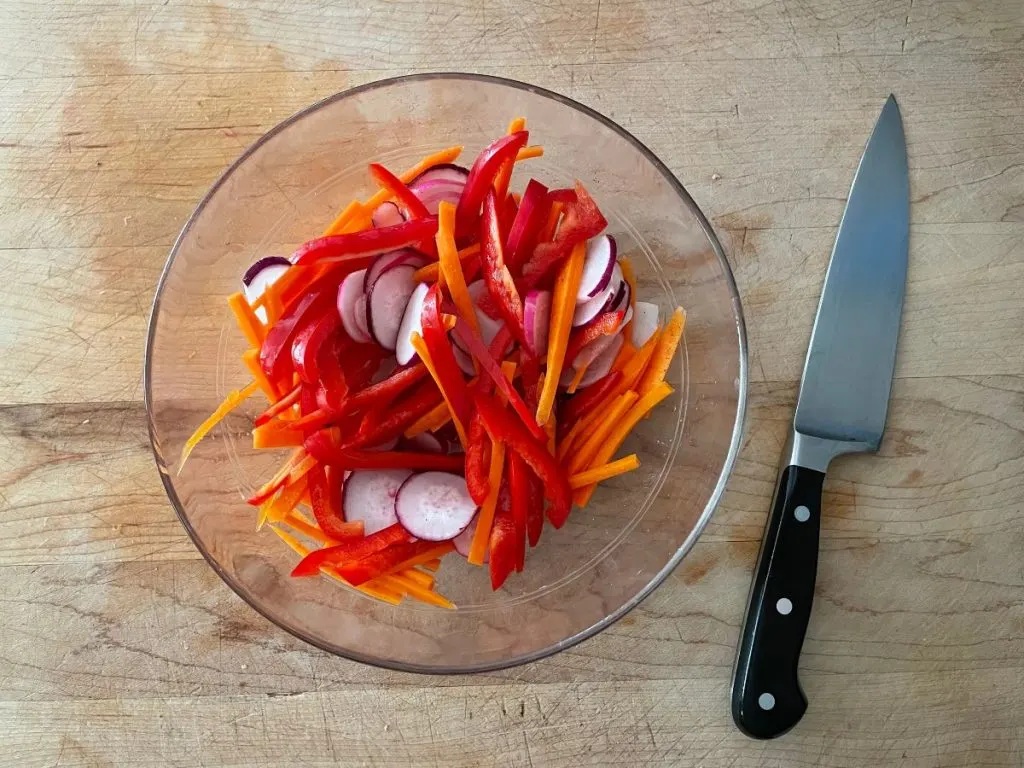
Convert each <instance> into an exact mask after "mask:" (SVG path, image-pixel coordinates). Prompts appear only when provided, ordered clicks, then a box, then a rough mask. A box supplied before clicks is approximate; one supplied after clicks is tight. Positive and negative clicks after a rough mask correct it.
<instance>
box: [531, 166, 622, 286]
mask: <svg viewBox="0 0 1024 768" xmlns="http://www.w3.org/2000/svg"><path fill="white" fill-rule="evenodd" d="M576 198H577V199H576V202H575V203H570V204H568V205H566V207H565V216H564V217H563V218H562V223H561V224H560V225H559V227H558V232H557V233H556V235H555V239H554V240H553V241H552V242H550V243H539V244H538V245H537V247H535V248H534V249H533V255H532V256H531V257H530V260H529V261H527V262H526V264H525V265H524V266H523V274H522V288H523V290H524V291H525V290H529V289H531V288H535V287H537V285H539V284H540V283H541V281H542V280H544V278H545V277H546V276H547V275H549V274H550V273H551V271H552V270H553V269H554V268H555V267H556V266H557V265H558V264H559V263H561V262H562V260H563V259H565V258H566V257H567V256H568V255H569V254H570V253H571V252H572V249H573V248H574V247H575V246H576V244H577V243H580V242H583V241H584V240H589V239H590V238H592V237H594V236H595V235H598V234H600V233H601V231H602V230H603V229H604V228H605V227H607V226H608V221H607V220H606V219H605V217H604V216H603V215H602V214H601V209H600V208H598V207H597V203H595V202H594V200H593V198H592V197H591V196H590V195H589V194H588V193H587V190H586V189H585V188H584V187H583V185H582V184H580V183H579V182H578V181H577V182H576Z"/></svg>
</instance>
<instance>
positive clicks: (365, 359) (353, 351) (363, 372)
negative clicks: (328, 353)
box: [342, 344, 388, 392]
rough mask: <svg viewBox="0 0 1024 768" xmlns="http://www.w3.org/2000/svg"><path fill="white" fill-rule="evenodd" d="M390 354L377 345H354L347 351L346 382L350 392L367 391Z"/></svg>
mask: <svg viewBox="0 0 1024 768" xmlns="http://www.w3.org/2000/svg"><path fill="white" fill-rule="evenodd" d="M387 355H388V352H386V351H385V350H384V349H382V348H381V347H379V346H378V345H376V344H354V345H352V346H351V347H349V348H348V349H347V350H346V351H345V358H344V361H343V363H342V364H343V366H344V370H345V382H346V383H347V384H348V388H349V390H350V391H356V392H357V391H359V390H362V389H365V388H366V387H368V386H369V385H370V382H371V381H372V380H373V376H374V374H376V373H377V371H378V370H379V369H380V364H381V363H382V362H384V360H385V358H386V357H387Z"/></svg>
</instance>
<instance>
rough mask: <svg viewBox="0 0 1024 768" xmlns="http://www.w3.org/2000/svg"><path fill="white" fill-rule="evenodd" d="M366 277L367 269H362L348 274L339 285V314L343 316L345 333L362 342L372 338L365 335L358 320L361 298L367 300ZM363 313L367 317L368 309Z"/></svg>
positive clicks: (342, 322)
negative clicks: (364, 287)
mask: <svg viewBox="0 0 1024 768" xmlns="http://www.w3.org/2000/svg"><path fill="white" fill-rule="evenodd" d="M365 277H366V270H365V269H361V270H359V271H358V272H353V273H351V274H350V275H348V277H346V278H345V279H344V280H342V281H341V285H340V286H338V315H339V316H340V317H341V324H342V325H343V326H344V328H345V333H347V334H348V335H349V336H351V337H352V338H353V339H355V340H356V341H362V342H367V341H369V340H370V338H369V336H366V337H365V338H364V337H363V328H362V326H361V325H360V323H359V320H358V314H359V313H358V308H357V304H358V302H359V299H361V298H362V299H363V301H365V300H366V299H365V298H364V297H363V279H364V278H365ZM362 314H363V316H364V317H365V316H366V311H365V310H364V311H363V313H362Z"/></svg>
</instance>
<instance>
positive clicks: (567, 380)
mask: <svg viewBox="0 0 1024 768" xmlns="http://www.w3.org/2000/svg"><path fill="white" fill-rule="evenodd" d="M583 375H584V376H586V374H583ZM575 378H576V369H575V368H573V367H572V366H567V367H565V368H563V369H562V375H561V376H559V377H558V386H560V387H561V388H562V389H565V388H566V387H568V386H569V385H570V384H572V380H573V379H575Z"/></svg>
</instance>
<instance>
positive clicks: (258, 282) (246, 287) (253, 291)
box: [242, 256, 292, 323]
mask: <svg viewBox="0 0 1024 768" xmlns="http://www.w3.org/2000/svg"><path fill="white" fill-rule="evenodd" d="M291 265H292V263H291V262H290V261H288V259H286V258H285V257H284V256H264V257H263V258H262V259H259V260H258V261H256V262H255V263H254V264H253V265H252V266H251V267H249V268H248V269H247V270H245V274H244V275H242V293H243V294H244V295H245V300H246V301H248V302H249V303H250V304H252V303H253V302H254V301H256V299H258V298H259V297H260V296H262V295H263V292H264V291H265V290H267V286H269V285H273V284H274V283H276V282H277V281H278V279H280V277H281V275H283V274H284V273H285V272H287V271H288V267H290V266H291ZM256 317H258V318H259V319H260V322H261V323H265V322H267V311H266V310H265V309H263V307H258V308H257V309H256Z"/></svg>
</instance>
